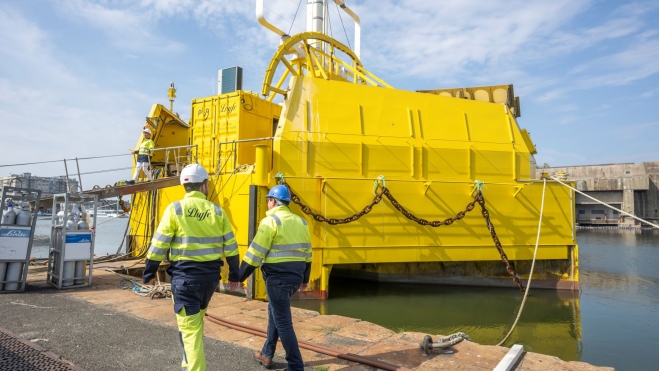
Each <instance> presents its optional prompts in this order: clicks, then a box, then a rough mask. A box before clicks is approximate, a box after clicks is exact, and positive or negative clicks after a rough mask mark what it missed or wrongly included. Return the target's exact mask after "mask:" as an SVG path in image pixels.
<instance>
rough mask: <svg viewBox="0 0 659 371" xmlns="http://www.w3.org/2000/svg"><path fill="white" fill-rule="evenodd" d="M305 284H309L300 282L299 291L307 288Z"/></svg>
mask: <svg viewBox="0 0 659 371" xmlns="http://www.w3.org/2000/svg"><path fill="white" fill-rule="evenodd" d="M307 286H309V284H308V283H303V284H301V285H300V291H304V290H306V289H307Z"/></svg>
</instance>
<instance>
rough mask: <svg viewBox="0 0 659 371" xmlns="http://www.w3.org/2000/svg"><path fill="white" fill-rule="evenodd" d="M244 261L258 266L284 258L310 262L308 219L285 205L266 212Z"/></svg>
mask: <svg viewBox="0 0 659 371" xmlns="http://www.w3.org/2000/svg"><path fill="white" fill-rule="evenodd" d="M266 215H267V216H266V217H265V218H264V219H263V220H262V221H261V224H260V225H259V230H258V232H257V233H256V236H254V239H253V240H252V243H251V244H250V245H249V249H248V250H247V253H245V257H244V258H243V261H244V262H246V263H248V264H249V265H251V266H254V267H258V266H260V265H261V264H262V263H264V264H276V263H286V262H305V263H311V235H310V234H309V227H308V226H307V221H306V220H305V219H304V218H301V217H299V216H297V215H295V214H293V213H292V212H291V210H290V209H289V208H288V207H287V206H279V207H275V208H273V209H271V210H268V211H267V212H266Z"/></svg>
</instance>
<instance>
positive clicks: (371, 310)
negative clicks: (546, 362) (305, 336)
mask: <svg viewBox="0 0 659 371" xmlns="http://www.w3.org/2000/svg"><path fill="white" fill-rule="evenodd" d="M330 288H331V294H330V297H331V298H330V300H325V301H309V300H307V301H298V302H295V303H294V305H295V306H298V307H304V308H308V309H313V310H318V311H319V312H320V313H322V314H340V315H344V316H349V317H355V318H361V319H362V320H365V321H369V322H373V323H377V324H380V325H383V326H385V327H387V328H390V329H392V330H394V331H415V332H423V333H427V334H433V335H438V334H441V335H448V334H451V333H454V332H457V331H463V332H466V333H467V334H468V335H469V336H470V337H472V339H474V341H476V342H478V343H481V344H495V343H497V342H498V341H499V340H500V339H501V338H502V337H503V335H504V334H505V333H506V332H507V331H508V329H509V328H510V326H511V324H512V322H513V321H514V318H515V315H516V314H517V311H518V310H519V306H520V304H521V301H522V296H521V295H520V294H519V292H518V291H515V290H509V289H498V288H476V287H446V286H422V285H396V284H377V283H372V282H364V281H354V280H346V279H341V278H337V279H332V280H331V282H330ZM580 322H581V321H580V312H579V298H578V294H577V293H572V292H564V291H561V292H557V291H545V290H542V291H536V292H532V294H531V295H530V296H529V298H528V299H527V301H526V304H525V309H524V315H523V316H522V318H521V319H520V322H519V324H518V325H517V328H516V330H515V331H514V332H513V334H512V335H511V338H510V339H509V340H508V342H507V344H508V345H511V344H513V343H516V342H517V343H519V342H522V343H524V344H525V345H526V346H527V350H531V351H536V352H541V353H546V354H551V355H555V356H557V357H559V358H561V359H567V360H579V359H581V349H582V345H581V327H580ZM527 339H533V341H526V340H527Z"/></svg>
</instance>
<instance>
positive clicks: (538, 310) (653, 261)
mask: <svg viewBox="0 0 659 371" xmlns="http://www.w3.org/2000/svg"><path fill="white" fill-rule="evenodd" d="M577 242H578V243H579V258H580V261H579V268H580V272H581V292H580V293H572V292H566V291H562V292H557V291H549V290H533V286H531V292H530V295H529V298H528V299H527V302H526V305H525V308H524V312H523V314H522V316H521V318H520V322H519V324H518V325H517V328H516V330H515V331H514V332H513V334H512V335H511V338H510V339H509V340H508V341H507V342H506V344H505V345H506V346H511V345H512V344H514V343H518V344H523V345H524V347H525V349H526V350H527V351H533V352H539V353H544V354H550V355H554V356H556V357H559V358H561V359H563V360H567V361H584V362H588V363H591V364H594V365H600V366H611V367H615V368H616V369H619V370H656V369H658V368H659V366H657V364H658V363H659V354H658V353H657V351H656V344H659V321H657V318H658V315H659V310H658V309H657V308H658V307H659V231H646V230H643V231H634V230H614V229H604V230H585V231H579V232H578V234H577ZM493 248H494V247H493ZM531 285H533V284H531ZM521 301H522V295H521V294H520V293H519V291H517V290H515V289H495V288H477V287H437V286H422V285H392V284H376V283H371V282H362V281H350V280H341V279H331V281H330V299H329V300H326V301H314V300H299V301H295V302H293V305H294V306H297V307H300V308H307V309H312V310H317V311H319V312H320V313H322V314H338V315H343V316H349V317H355V318H360V319H362V320H364V321H369V322H373V323H376V324H379V325H382V326H385V327H387V328H390V329H392V330H394V331H418V332H423V333H427V334H442V335H448V334H451V333H454V332H457V331H463V332H466V333H467V334H468V335H469V336H471V338H472V339H473V340H474V341H476V342H478V343H481V344H496V343H497V342H498V341H499V340H500V339H501V338H503V336H504V334H505V333H506V332H507V331H508V329H509V328H510V325H511V324H512V323H513V321H514V320H515V316H516V315H517V311H518V310H519V306H520V304H521Z"/></svg>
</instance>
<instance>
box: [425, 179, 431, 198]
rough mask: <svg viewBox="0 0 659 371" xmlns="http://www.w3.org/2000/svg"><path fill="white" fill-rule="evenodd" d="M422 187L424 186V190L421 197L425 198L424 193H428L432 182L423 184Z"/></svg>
mask: <svg viewBox="0 0 659 371" xmlns="http://www.w3.org/2000/svg"><path fill="white" fill-rule="evenodd" d="M423 185H424V186H426V189H425V190H424V191H423V195H424V196H425V195H426V193H428V190H429V189H430V186H431V185H432V182H425V183H423Z"/></svg>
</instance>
